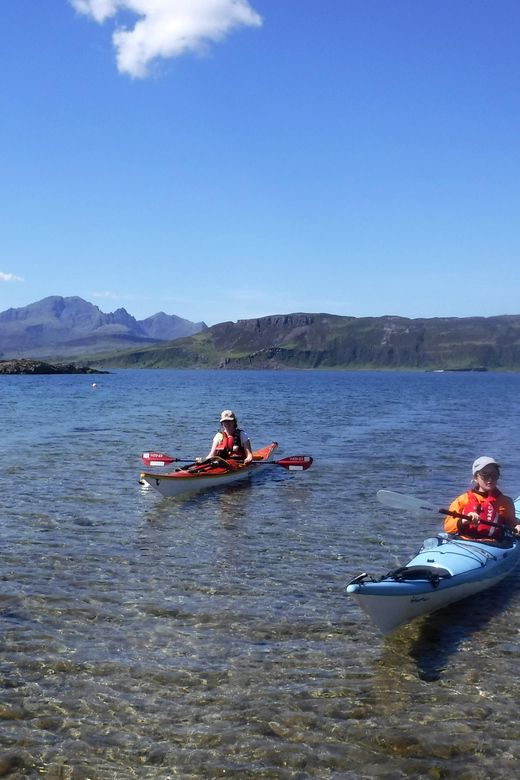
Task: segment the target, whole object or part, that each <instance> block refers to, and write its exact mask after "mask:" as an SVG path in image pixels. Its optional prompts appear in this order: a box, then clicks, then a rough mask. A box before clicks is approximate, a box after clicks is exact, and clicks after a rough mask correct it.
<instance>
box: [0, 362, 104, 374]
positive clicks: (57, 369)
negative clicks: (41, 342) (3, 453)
mask: <svg viewBox="0 0 520 780" xmlns="http://www.w3.org/2000/svg"><path fill="white" fill-rule="evenodd" d="M108 373H110V372H109V371H100V370H98V369H95V368H90V366H75V365H74V364H73V363H62V364H60V363H58V364H52V363H43V362H42V361H41V360H27V359H21V360H0V374H108Z"/></svg>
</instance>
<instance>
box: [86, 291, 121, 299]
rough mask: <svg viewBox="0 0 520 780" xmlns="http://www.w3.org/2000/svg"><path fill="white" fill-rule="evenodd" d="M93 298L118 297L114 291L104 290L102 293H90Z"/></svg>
mask: <svg viewBox="0 0 520 780" xmlns="http://www.w3.org/2000/svg"><path fill="white" fill-rule="evenodd" d="M92 297H93V298H119V297H120V296H119V295H116V294H115V293H111V292H104V293H92Z"/></svg>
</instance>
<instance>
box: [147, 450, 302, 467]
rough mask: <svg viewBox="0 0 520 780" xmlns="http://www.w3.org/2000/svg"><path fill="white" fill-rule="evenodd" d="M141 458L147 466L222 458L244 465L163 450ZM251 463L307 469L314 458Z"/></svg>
mask: <svg viewBox="0 0 520 780" xmlns="http://www.w3.org/2000/svg"><path fill="white" fill-rule="evenodd" d="M141 460H142V461H143V463H144V464H145V465H146V466H169V465H170V463H192V464H193V465H194V466H200V465H202V464H204V463H209V462H211V461H212V460H220V461H222V463H225V464H226V465H227V466H228V467H229V468H237V467H238V466H239V465H243V464H242V462H239V461H232V460H225V459H224V458H220V457H219V456H218V455H216V456H215V457H214V458H204V460H199V461H195V462H194V460H193V458H172V457H170V456H169V455H165V454H164V453H162V452H144V453H143V454H142V456H141ZM250 463H251V464H255V463H257V464H258V465H262V466H281V467H282V468H284V469H287V470H288V471H306V470H307V469H308V468H310V467H311V465H312V458H311V456H310V455H292V456H291V457H289V458H281V460H252V461H250Z"/></svg>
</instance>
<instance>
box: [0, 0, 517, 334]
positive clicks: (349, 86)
mask: <svg viewBox="0 0 520 780" xmlns="http://www.w3.org/2000/svg"><path fill="white" fill-rule="evenodd" d="M136 25H137V26H136ZM519 32H520V4H519V3H518V0H486V1H484V0H250V2H249V3H247V2H245V0H45V2H42V0H16V2H4V3H2V5H1V8H0V74H1V75H0V78H1V102H0V105H1V112H2V121H1V122H0V311H2V310H4V309H7V308H9V307H18V306H25V305H27V304H29V303H32V302H34V301H36V300H39V299H41V298H43V297H45V296H47V295H63V296H68V295H79V296H81V297H83V298H85V299H86V300H90V301H92V302H93V303H95V304H97V305H98V306H99V307H100V308H101V309H102V310H103V311H106V312H108V311H113V310H114V309H116V308H119V307H121V306H123V307H124V308H126V309H127V310H128V311H129V312H130V313H131V314H133V315H134V316H136V317H137V318H139V319H140V318H144V317H147V316H149V315H151V314H154V313H155V312H157V311H165V312H167V313H169V314H177V315H179V316H181V317H186V318H188V319H190V320H195V321H198V320H205V321H206V322H207V323H208V325H212V324H215V323H216V322H221V321H224V320H237V319H245V318H251V317H257V316H264V315H268V314H276V313H288V312H296V311H304V312H330V313H334V314H343V315H353V316H380V315H383V314H396V315H401V316H405V317H435V316H473V315H484V316H488V315H495V314H517V313H520V304H519V289H520V284H519V282H520V262H519V260H520V236H519V225H520V155H519V152H520V101H519V94H518V90H519V84H520V46H519V40H520V37H519ZM114 36H115V37H114Z"/></svg>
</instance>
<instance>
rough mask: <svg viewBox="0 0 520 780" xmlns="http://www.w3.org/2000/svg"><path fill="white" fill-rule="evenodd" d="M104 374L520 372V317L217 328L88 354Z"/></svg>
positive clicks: (316, 320)
mask: <svg viewBox="0 0 520 780" xmlns="http://www.w3.org/2000/svg"><path fill="white" fill-rule="evenodd" d="M93 363H94V365H96V366H98V367H104V368H110V367H112V368H117V367H120V368H130V367H132V368H134V367H135V368H222V369H244V368H251V369H269V368H270V369H315V368H322V369H323V368H326V369H378V370H380V369H388V370H399V369H403V370H413V369H415V370H417V369H418V370H452V371H453V370H458V371H461V370H465V371H470V370H473V371H475V370H499V371H500V370H513V371H514V370H519V369H520V315H503V316H497V317H465V318H458V317H443V318H432V319H408V318H405V317H394V316H384V317H359V318H358V317H342V316H339V315H332V314H304V313H296V314H284V315H275V316H270V317H262V318H260V319H251V320H239V321H238V322H236V323H234V322H223V323H220V324H218V325H213V326H212V327H211V328H207V329H205V330H202V331H200V332H199V333H196V334H194V335H191V336H189V337H186V338H181V339H177V340H176V341H172V342H167V343H164V344H158V345H155V346H152V347H144V348H139V349H133V350H126V351H124V352H120V353H112V354H109V355H103V354H99V355H97V356H95V360H94V361H93Z"/></svg>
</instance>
